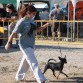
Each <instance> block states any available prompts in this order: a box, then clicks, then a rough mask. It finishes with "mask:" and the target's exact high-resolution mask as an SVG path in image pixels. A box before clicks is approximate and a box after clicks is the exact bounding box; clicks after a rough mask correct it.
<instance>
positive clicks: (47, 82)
mask: <svg viewBox="0 0 83 83" xmlns="http://www.w3.org/2000/svg"><path fill="white" fill-rule="evenodd" d="M42 83H50V82H49V80H46V81H43V82H42Z"/></svg>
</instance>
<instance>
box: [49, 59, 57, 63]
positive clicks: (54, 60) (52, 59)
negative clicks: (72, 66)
mask: <svg viewBox="0 0 83 83" xmlns="http://www.w3.org/2000/svg"><path fill="white" fill-rule="evenodd" d="M51 60H53V61H55V62H56V60H54V59H49V60H48V62H50V61H51Z"/></svg>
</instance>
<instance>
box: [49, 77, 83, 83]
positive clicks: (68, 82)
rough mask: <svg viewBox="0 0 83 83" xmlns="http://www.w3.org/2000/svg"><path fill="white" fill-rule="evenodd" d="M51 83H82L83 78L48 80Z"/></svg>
mask: <svg viewBox="0 0 83 83" xmlns="http://www.w3.org/2000/svg"><path fill="white" fill-rule="evenodd" d="M50 82H51V83H83V77H68V78H65V79H59V80H50Z"/></svg>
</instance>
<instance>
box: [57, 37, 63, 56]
mask: <svg viewBox="0 0 83 83" xmlns="http://www.w3.org/2000/svg"><path fill="white" fill-rule="evenodd" d="M57 42H58V47H59V50H60V54H61V57H62V51H61V47H60V45H59V41H58V39H57Z"/></svg>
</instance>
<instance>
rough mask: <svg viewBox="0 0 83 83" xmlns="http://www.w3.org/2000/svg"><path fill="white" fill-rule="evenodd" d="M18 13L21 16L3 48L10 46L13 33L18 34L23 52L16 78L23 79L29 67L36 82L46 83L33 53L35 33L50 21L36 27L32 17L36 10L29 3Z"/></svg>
mask: <svg viewBox="0 0 83 83" xmlns="http://www.w3.org/2000/svg"><path fill="white" fill-rule="evenodd" d="M19 12H20V15H21V16H22V17H23V18H21V19H20V20H19V21H18V22H17V23H16V26H15V28H14V30H13V31H12V34H11V35H10V37H9V39H8V42H7V44H6V45H5V49H6V50H8V49H9V48H10V44H11V41H12V38H13V37H14V36H15V34H17V33H18V34H19V47H20V50H21V51H22V53H23V58H22V60H21V63H20V66H19V68H18V71H17V74H16V80H17V81H21V80H24V77H25V74H26V72H27V70H28V69H29V67H30V68H31V70H32V72H33V74H34V76H35V78H36V80H37V82H38V83H46V81H47V79H46V78H45V77H44V75H43V74H42V72H41V70H40V68H39V66H38V62H37V59H36V57H35V55H34V46H35V33H36V31H37V32H40V31H41V30H43V29H44V28H46V27H47V26H48V25H49V24H50V23H46V24H44V25H43V26H42V27H40V28H38V27H37V25H36V24H35V22H34V21H33V20H32V18H33V17H34V16H35V14H36V12H37V10H36V8H35V7H34V6H32V5H29V6H27V7H25V8H23V9H21V11H19Z"/></svg>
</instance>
